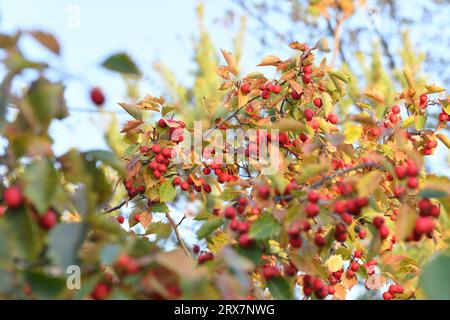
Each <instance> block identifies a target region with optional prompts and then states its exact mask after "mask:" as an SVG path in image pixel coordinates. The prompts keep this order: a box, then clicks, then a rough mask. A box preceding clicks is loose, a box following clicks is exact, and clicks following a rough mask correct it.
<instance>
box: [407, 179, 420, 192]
mask: <svg viewBox="0 0 450 320" xmlns="http://www.w3.org/2000/svg"><path fill="white" fill-rule="evenodd" d="M406 184H407V185H408V188H410V189H416V188H417V187H418V186H419V180H418V179H417V178H416V177H409V178H408V180H407V182H406Z"/></svg>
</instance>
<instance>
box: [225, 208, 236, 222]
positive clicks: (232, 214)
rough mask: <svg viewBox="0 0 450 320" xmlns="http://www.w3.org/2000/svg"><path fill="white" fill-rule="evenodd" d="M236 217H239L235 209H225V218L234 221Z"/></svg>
mask: <svg viewBox="0 0 450 320" xmlns="http://www.w3.org/2000/svg"><path fill="white" fill-rule="evenodd" d="M236 215H237V213H236V209H234V208H233V207H226V208H225V211H224V216H225V218H227V219H230V220H232V219H234V218H236Z"/></svg>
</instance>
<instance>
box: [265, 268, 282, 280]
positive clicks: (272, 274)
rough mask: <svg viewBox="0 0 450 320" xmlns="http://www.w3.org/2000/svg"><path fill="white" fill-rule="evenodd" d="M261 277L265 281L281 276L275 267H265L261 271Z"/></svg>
mask: <svg viewBox="0 0 450 320" xmlns="http://www.w3.org/2000/svg"><path fill="white" fill-rule="evenodd" d="M262 276H263V277H264V279H266V280H270V279H273V278H277V277H280V276H281V272H280V270H279V269H278V268H277V267H276V266H270V265H265V266H263V269H262Z"/></svg>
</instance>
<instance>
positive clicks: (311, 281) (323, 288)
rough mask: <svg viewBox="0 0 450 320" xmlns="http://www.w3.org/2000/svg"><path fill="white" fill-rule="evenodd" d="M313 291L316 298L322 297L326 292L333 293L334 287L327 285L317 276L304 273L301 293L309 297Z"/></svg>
mask: <svg viewBox="0 0 450 320" xmlns="http://www.w3.org/2000/svg"><path fill="white" fill-rule="evenodd" d="M313 292H314V295H315V296H316V297H317V299H323V298H325V297H326V296H327V295H328V294H334V288H333V287H332V286H327V285H326V284H325V283H324V282H323V281H322V280H321V279H319V278H317V277H313V276H311V275H308V274H305V275H304V276H303V294H304V295H305V296H307V297H309V296H310V295H311V294H312V293H313ZM330 292H332V293H330Z"/></svg>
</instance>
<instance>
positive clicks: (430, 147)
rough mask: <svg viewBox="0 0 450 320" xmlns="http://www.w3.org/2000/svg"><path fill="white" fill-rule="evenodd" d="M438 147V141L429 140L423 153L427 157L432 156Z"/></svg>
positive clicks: (424, 146)
mask: <svg viewBox="0 0 450 320" xmlns="http://www.w3.org/2000/svg"><path fill="white" fill-rule="evenodd" d="M437 145H438V144H437V141H436V140H432V139H429V140H428V141H426V142H425V143H424V145H423V149H422V153H423V154H424V155H426V156H429V155H432V154H433V152H434V149H435V148H436V147H437Z"/></svg>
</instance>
